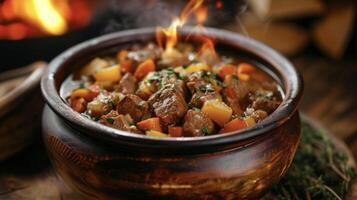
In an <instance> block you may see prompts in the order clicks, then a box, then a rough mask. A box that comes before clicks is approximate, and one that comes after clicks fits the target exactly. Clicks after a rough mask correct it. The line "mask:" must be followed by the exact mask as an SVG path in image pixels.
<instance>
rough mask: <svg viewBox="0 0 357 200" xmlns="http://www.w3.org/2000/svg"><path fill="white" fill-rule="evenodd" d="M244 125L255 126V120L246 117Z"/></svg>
mask: <svg viewBox="0 0 357 200" xmlns="http://www.w3.org/2000/svg"><path fill="white" fill-rule="evenodd" d="M244 122H245V124H246V125H247V127H251V126H254V125H255V120H254V118H253V117H246V118H245V119H244Z"/></svg>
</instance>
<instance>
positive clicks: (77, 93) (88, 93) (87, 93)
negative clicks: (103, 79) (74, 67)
mask: <svg viewBox="0 0 357 200" xmlns="http://www.w3.org/2000/svg"><path fill="white" fill-rule="evenodd" d="M98 94H99V91H98V92H94V91H92V90H89V89H85V88H81V89H77V90H74V91H73V92H72V94H71V101H73V100H74V99H79V98H83V99H84V100H85V101H87V102H88V101H92V100H93V99H94V98H95V97H96V96H98Z"/></svg>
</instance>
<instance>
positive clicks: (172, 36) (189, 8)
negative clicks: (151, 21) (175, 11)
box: [156, 0, 207, 50]
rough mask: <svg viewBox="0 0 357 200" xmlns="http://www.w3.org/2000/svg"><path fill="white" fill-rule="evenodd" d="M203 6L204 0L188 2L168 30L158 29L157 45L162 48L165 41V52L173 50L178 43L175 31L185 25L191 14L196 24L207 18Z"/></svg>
mask: <svg viewBox="0 0 357 200" xmlns="http://www.w3.org/2000/svg"><path fill="white" fill-rule="evenodd" d="M203 4H204V0H190V1H189V2H188V4H187V5H186V6H185V8H184V9H183V11H182V12H181V14H180V16H179V17H177V18H175V19H174V20H173V22H172V23H171V25H170V26H169V27H168V28H162V27H159V28H158V29H157V34H156V37H157V41H158V44H159V45H160V46H161V47H163V45H162V44H163V41H165V42H166V48H165V49H166V50H168V49H172V48H174V47H175V45H176V44H177V41H178V35H177V29H178V28H179V27H182V26H183V25H185V24H186V23H187V20H188V19H189V17H190V16H191V14H195V16H196V21H197V22H198V24H203V22H204V21H205V20H206V18H207V9H206V8H205V7H204V5H203Z"/></svg>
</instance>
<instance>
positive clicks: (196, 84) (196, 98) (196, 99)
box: [186, 72, 222, 108]
mask: <svg viewBox="0 0 357 200" xmlns="http://www.w3.org/2000/svg"><path fill="white" fill-rule="evenodd" d="M186 81H187V83H186V85H187V88H188V89H189V90H190V92H191V93H192V98H191V100H190V105H191V106H193V107H197V108H201V107H202V105H203V103H204V102H205V101H207V100H213V99H220V100H221V99H222V97H221V95H220V94H219V92H218V91H217V90H216V88H215V86H214V85H213V84H212V83H211V82H210V81H209V80H207V79H205V78H203V74H202V72H199V73H193V74H191V75H190V76H189V77H188V78H187V79H186Z"/></svg>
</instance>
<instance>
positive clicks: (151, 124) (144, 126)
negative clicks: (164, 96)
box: [136, 117, 162, 132]
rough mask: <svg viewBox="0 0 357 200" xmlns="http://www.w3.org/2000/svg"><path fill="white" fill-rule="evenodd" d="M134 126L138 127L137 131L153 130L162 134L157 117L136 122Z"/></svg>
mask: <svg viewBox="0 0 357 200" xmlns="http://www.w3.org/2000/svg"><path fill="white" fill-rule="evenodd" d="M136 125H137V126H138V127H139V129H141V130H143V131H148V130H154V131H159V132H162V129H161V125H160V118H158V117H154V118H150V119H146V120H143V121H141V122H138V123H137V124H136Z"/></svg>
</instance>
